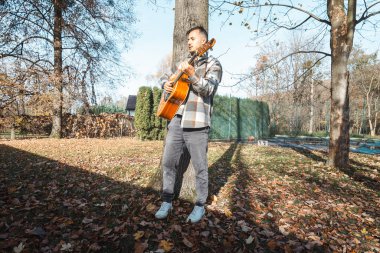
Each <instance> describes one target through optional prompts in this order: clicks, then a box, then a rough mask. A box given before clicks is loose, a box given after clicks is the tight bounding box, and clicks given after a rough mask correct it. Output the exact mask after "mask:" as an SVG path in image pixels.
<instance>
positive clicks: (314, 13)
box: [213, 0, 380, 167]
mask: <svg viewBox="0 0 380 253" xmlns="http://www.w3.org/2000/svg"><path fill="white" fill-rule="evenodd" d="M213 2H214V3H215V5H214V6H213V8H214V9H217V10H219V11H225V10H226V9H224V8H223V7H224V6H225V5H228V6H229V7H232V9H231V8H228V10H227V11H228V12H229V13H231V12H232V13H238V12H240V13H243V12H244V10H245V9H249V10H253V12H250V13H248V14H247V15H246V16H245V18H244V21H243V24H246V26H247V27H248V28H250V27H251V26H250V25H249V23H248V22H250V21H251V20H252V19H253V18H255V17H256V22H257V23H256V24H255V25H256V27H257V29H256V30H255V32H256V33H257V35H258V37H261V36H268V35H271V36H273V34H274V33H275V32H277V31H279V30H281V29H287V30H301V29H306V30H308V29H309V30H310V29H312V28H314V29H315V30H316V31H317V33H316V35H315V36H314V37H313V40H316V41H321V40H322V39H321V37H323V35H324V34H326V32H325V31H329V36H330V53H326V52H321V51H318V52H316V51H314V53H320V54H321V55H322V57H321V59H322V58H324V57H326V56H330V58H331V71H330V72H331V90H330V92H331V103H330V104H331V108H330V144H329V154H328V161H327V163H328V164H329V165H330V166H335V167H346V166H348V162H349V99H348V87H349V73H348V69H347V64H348V58H349V56H350V53H351V50H352V45H353V39H354V34H355V29H356V28H357V27H359V25H360V27H359V28H361V29H363V28H365V26H366V22H365V21H367V20H369V19H370V18H371V20H373V19H374V16H376V15H378V14H380V9H379V8H380V1H376V0H370V1H363V3H361V4H360V8H359V9H360V10H361V11H362V12H361V13H360V14H358V13H357V6H358V1H357V0H348V1H344V0H327V1H326V2H324V3H322V2H321V1H317V2H312V3H310V2H307V3H298V4H296V3H294V2H293V1H290V0H289V1H279V0H277V1H270V0H269V1H265V3H263V2H261V1H235V2H229V1H222V3H220V2H221V1H216V0H215V1H213ZM304 6H306V7H304ZM308 7H309V9H308ZM296 14H298V15H296ZM300 17H301V18H300ZM367 23H370V22H367ZM370 24H371V25H372V29H377V27H378V22H371V23H370ZM294 53H310V51H305V50H299V51H297V52H294ZM294 53H293V55H294ZM318 61H319V60H318Z"/></svg>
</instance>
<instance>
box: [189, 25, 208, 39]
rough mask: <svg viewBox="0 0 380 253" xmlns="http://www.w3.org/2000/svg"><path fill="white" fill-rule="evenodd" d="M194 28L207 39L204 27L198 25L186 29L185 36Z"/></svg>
mask: <svg viewBox="0 0 380 253" xmlns="http://www.w3.org/2000/svg"><path fill="white" fill-rule="evenodd" d="M194 30H198V31H199V32H200V33H201V34H203V35H204V36H205V37H206V40H208V33H207V31H206V29H205V28H204V27H203V26H200V25H199V26H194V27H193V28H191V29H190V30H188V31H187V32H186V36H188V35H189V34H190V33H191V32H192V31H194Z"/></svg>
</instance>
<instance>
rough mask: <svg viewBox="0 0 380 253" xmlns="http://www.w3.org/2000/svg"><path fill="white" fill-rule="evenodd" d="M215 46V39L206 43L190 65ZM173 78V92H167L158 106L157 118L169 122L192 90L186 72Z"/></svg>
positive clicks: (190, 61)
mask: <svg viewBox="0 0 380 253" xmlns="http://www.w3.org/2000/svg"><path fill="white" fill-rule="evenodd" d="M214 45H215V39H214V38H213V39H211V40H209V41H208V42H206V43H205V44H204V45H203V46H202V47H200V48H199V49H198V50H197V52H196V54H194V55H193V56H192V57H191V59H190V60H189V61H188V63H189V64H190V65H191V64H193V62H194V60H195V58H196V57H198V56H202V55H203V54H204V53H205V52H206V51H207V50H209V49H210V48H212V47H213V46H214ZM172 77H173V79H171V80H170V81H171V83H174V85H173V91H172V92H171V93H167V92H166V91H164V92H163V93H162V96H161V100H160V104H159V105H158V109H157V116H158V117H161V118H164V119H167V120H171V119H172V118H173V117H174V115H175V114H176V112H177V111H178V108H179V107H180V106H181V105H182V103H183V102H184V101H185V99H186V97H187V94H188V93H189V89H190V86H189V83H188V82H186V80H187V79H188V76H187V75H186V74H185V73H184V72H179V73H176V74H175V75H173V76H172Z"/></svg>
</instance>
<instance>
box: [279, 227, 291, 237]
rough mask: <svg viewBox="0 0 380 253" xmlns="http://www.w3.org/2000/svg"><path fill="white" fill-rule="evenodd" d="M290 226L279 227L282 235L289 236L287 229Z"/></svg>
mask: <svg viewBox="0 0 380 253" xmlns="http://www.w3.org/2000/svg"><path fill="white" fill-rule="evenodd" d="M287 227H288V226H279V227H278V230H280V232H281V234H283V235H285V236H286V235H289V232H288V231H286V229H285V228H287Z"/></svg>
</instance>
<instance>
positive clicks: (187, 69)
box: [178, 62, 195, 77]
mask: <svg viewBox="0 0 380 253" xmlns="http://www.w3.org/2000/svg"><path fill="white" fill-rule="evenodd" d="M178 70H180V71H183V72H184V73H185V74H186V75H188V76H189V77H190V76H193V75H195V69H194V67H193V66H191V65H190V64H189V63H187V62H182V63H181V64H180V65H179V67H178Z"/></svg>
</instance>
